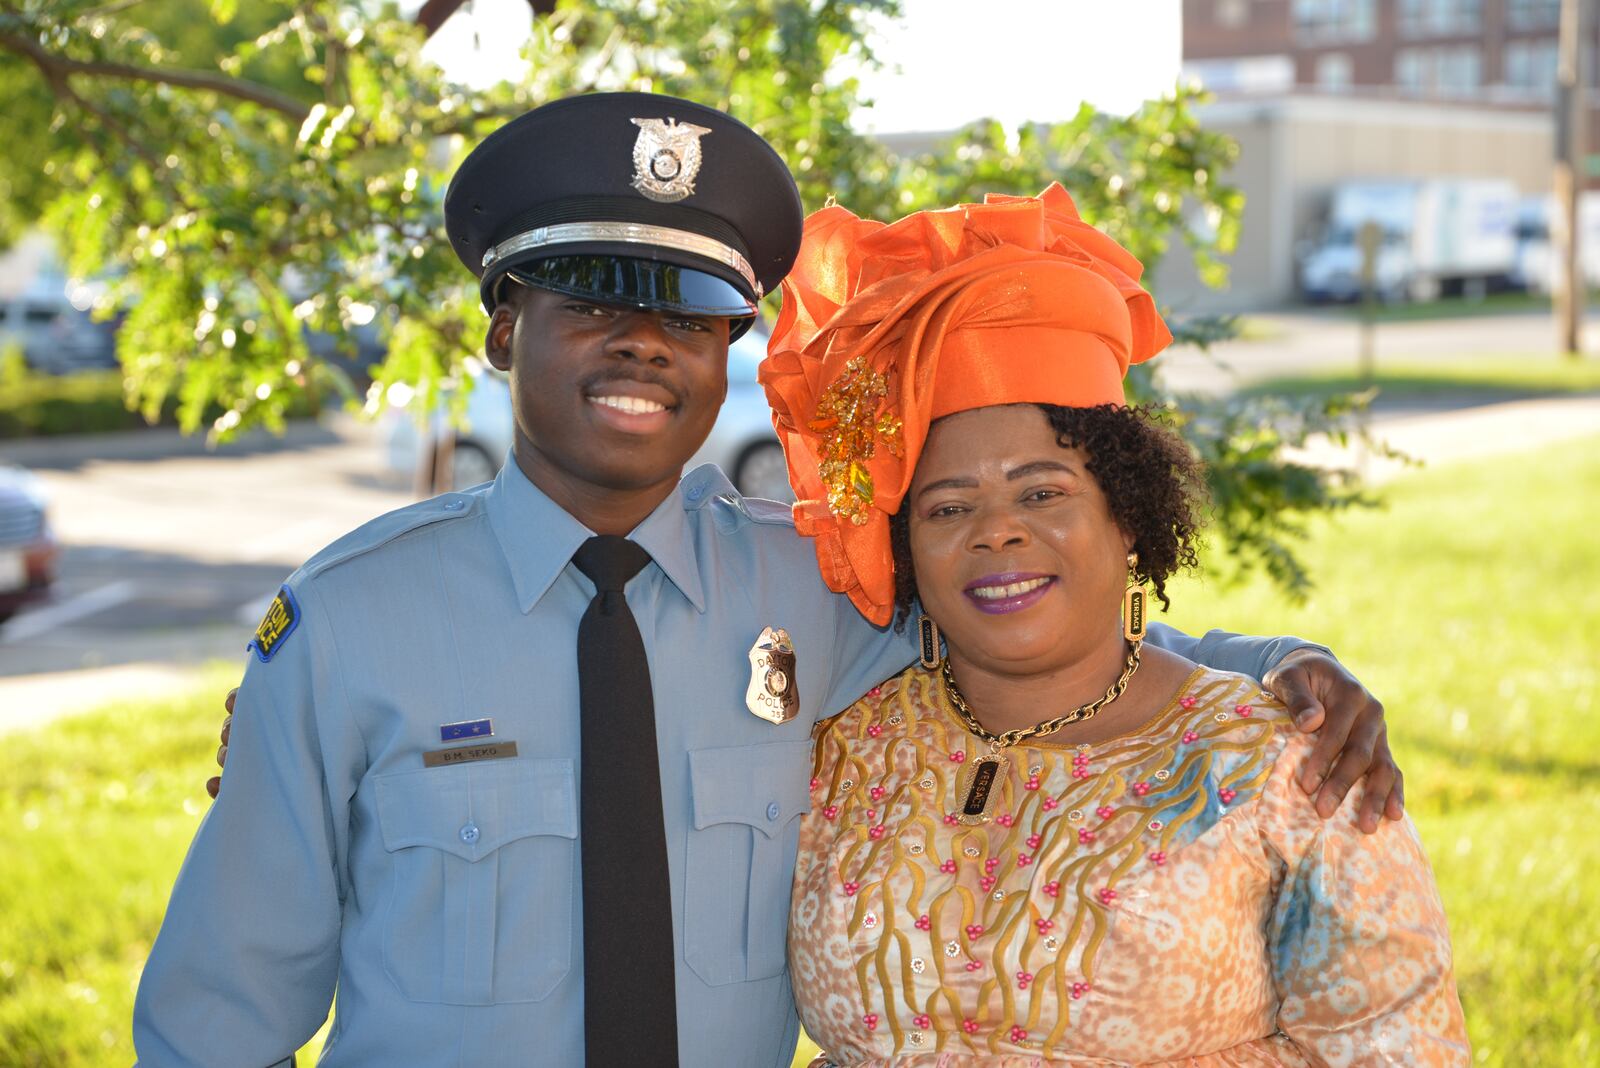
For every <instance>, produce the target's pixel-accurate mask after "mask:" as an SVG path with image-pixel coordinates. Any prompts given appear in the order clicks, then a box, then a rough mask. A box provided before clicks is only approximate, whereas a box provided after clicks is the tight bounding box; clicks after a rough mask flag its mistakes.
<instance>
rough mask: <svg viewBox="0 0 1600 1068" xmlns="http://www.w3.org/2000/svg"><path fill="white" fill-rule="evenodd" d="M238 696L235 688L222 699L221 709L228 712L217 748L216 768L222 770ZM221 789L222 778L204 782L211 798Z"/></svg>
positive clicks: (216, 776)
mask: <svg viewBox="0 0 1600 1068" xmlns="http://www.w3.org/2000/svg"><path fill="white" fill-rule="evenodd" d="M238 696H239V687H237V686H235V687H234V688H233V689H231V690H229V691H228V696H227V697H226V698H224V699H223V702H222V707H223V708H226V709H227V710H228V714H227V716H225V717H224V718H223V720H222V734H221V738H222V744H221V745H219V746H217V767H219V768H224V767H226V766H227V764H228V733H229V731H230V729H231V728H232V727H233V701H234V698H236V697H238ZM220 789H222V776H221V775H213V776H211V778H209V779H207V780H206V793H208V794H210V795H211V796H212V797H216V796H217V791H218V790H220Z"/></svg>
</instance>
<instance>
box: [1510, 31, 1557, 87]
mask: <svg viewBox="0 0 1600 1068" xmlns="http://www.w3.org/2000/svg"><path fill="white" fill-rule="evenodd" d="M1504 55H1505V70H1504V72H1503V74H1502V77H1501V80H1502V81H1503V82H1505V84H1506V85H1507V86H1508V87H1510V88H1512V89H1520V90H1524V91H1526V92H1528V93H1530V94H1538V95H1541V96H1548V95H1550V94H1552V93H1554V92H1555V91H1556V65H1557V63H1558V61H1559V59H1560V55H1559V52H1558V51H1557V48H1556V42H1555V41H1552V40H1541V41H1508V42H1507V43H1506V49H1505V53H1504Z"/></svg>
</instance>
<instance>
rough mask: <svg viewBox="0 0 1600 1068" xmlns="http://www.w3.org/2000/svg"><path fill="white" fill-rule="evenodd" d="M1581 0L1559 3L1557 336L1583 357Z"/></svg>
mask: <svg viewBox="0 0 1600 1068" xmlns="http://www.w3.org/2000/svg"><path fill="white" fill-rule="evenodd" d="M1584 6H1585V5H1584V2H1583V0H1561V37H1560V43H1559V45H1558V46H1557V57H1558V58H1557V66H1556V109H1555V125H1556V130H1555V134H1556V166H1555V201H1556V203H1555V217H1554V220H1553V221H1554V222H1555V226H1554V227H1552V236H1553V237H1554V238H1555V244H1556V299H1555V313H1556V334H1557V342H1558V343H1559V344H1560V346H1561V351H1562V352H1564V353H1566V354H1567V355H1568V356H1571V357H1577V356H1578V355H1580V354H1581V352H1582V340H1583V338H1582V330H1583V290H1584V278H1583V268H1582V261H1581V259H1580V258H1579V244H1580V241H1581V237H1582V231H1581V228H1580V226H1579V222H1578V194H1579V191H1580V190H1581V189H1582V188H1583V179H1584V166H1583V162H1584V143H1583V142H1584V136H1583V135H1584V126H1585V123H1584V84H1583V49H1582V47H1581V43H1582V39H1583V36H1584V24H1585V22H1586V20H1585V19H1584V17H1583V14H1584V11H1583V9H1584Z"/></svg>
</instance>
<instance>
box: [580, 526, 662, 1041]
mask: <svg viewBox="0 0 1600 1068" xmlns="http://www.w3.org/2000/svg"><path fill="white" fill-rule="evenodd" d="M572 562H573V563H574V564H576V565H578V570H579V571H582V572H583V573H584V574H585V575H587V576H589V578H590V579H591V580H592V581H593V582H594V585H595V594H594V600H592V601H590V602H589V609H588V611H586V612H584V613H583V621H582V622H581V623H579V624H578V693H579V698H578V707H579V711H580V712H581V714H582V716H583V725H582V732H583V758H582V763H581V765H580V766H581V778H580V783H581V787H580V801H581V805H582V810H581V811H582V819H583V843H582V850H581V852H582V854H583V1038H584V1043H585V1045H586V1047H587V1050H588V1055H587V1062H588V1064H589V1068H610V1066H613V1065H652V1066H653V1065H676V1064H677V1063H678V1002H677V996H676V992H675V988H674V979H673V967H674V961H675V959H676V958H675V956H674V952H673V948H672V883H671V881H670V879H669V877H668V874H667V836H666V830H665V827H664V825H663V823H662V814H661V769H660V766H659V765H658V764H657V757H656V719H655V701H654V699H653V698H652V696H651V693H650V665H649V664H648V663H647V662H646V660H645V655H644V641H643V640H642V639H641V638H640V637H639V625H638V624H637V623H635V622H634V619H633V611H632V610H631V609H629V607H628V602H627V599H626V598H624V597H623V595H622V588H623V586H625V585H627V582H628V580H629V579H631V578H632V577H633V576H635V575H637V574H638V573H639V572H640V570H642V569H643V568H644V566H645V565H646V564H648V563H649V562H650V554H649V553H647V552H645V551H644V550H643V549H641V548H639V546H637V545H635V544H634V543H633V542H631V541H629V540H628V539H626V538H619V537H616V536H615V535H610V534H602V535H599V536H597V537H593V538H590V539H589V540H588V541H586V542H584V543H583V546H582V547H581V548H580V549H579V550H578V551H577V553H576V554H575V555H574V556H573V558H572Z"/></svg>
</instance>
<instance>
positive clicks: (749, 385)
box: [387, 330, 794, 501]
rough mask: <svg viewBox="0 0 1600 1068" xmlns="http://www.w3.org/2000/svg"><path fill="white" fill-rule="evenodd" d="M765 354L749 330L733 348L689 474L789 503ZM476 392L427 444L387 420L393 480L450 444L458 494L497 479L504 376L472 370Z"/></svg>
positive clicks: (409, 427)
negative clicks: (722, 393)
mask: <svg viewBox="0 0 1600 1068" xmlns="http://www.w3.org/2000/svg"><path fill="white" fill-rule="evenodd" d="M766 352H767V339H766V335H764V334H762V333H760V332H759V330H751V331H749V332H748V333H746V334H745V335H744V336H743V337H741V338H740V339H739V340H737V341H735V342H734V343H733V344H732V345H730V346H729V347H728V399H727V401H725V402H724V403H723V405H722V411H721V413H720V414H719V415H718V416H717V422H716V425H715V426H713V427H712V428H711V434H710V436H709V437H707V438H706V443H705V444H704V445H703V446H701V448H700V451H699V452H697V453H696V454H695V455H694V458H693V459H692V460H690V461H689V466H688V468H687V469H686V470H693V469H694V468H696V467H698V466H700V465H701V464H705V463H713V464H716V465H717V466H718V467H720V468H722V470H723V471H724V472H726V473H727V475H728V478H729V479H730V480H731V481H732V482H733V484H734V485H735V486H737V487H738V488H739V492H740V493H742V494H744V495H745V496H746V497H765V498H768V499H769V500H775V501H792V500H794V493H793V491H791V490H790V489H789V473H788V468H787V467H786V466H785V464H784V459H783V449H782V448H780V447H779V445H778V439H777V436H776V435H775V434H774V433H773V431H772V409H771V408H769V407H767V398H766V395H765V394H764V393H763V392H762V390H761V385H760V383H758V382H757V381H756V367H757V366H758V365H759V364H760V363H761V360H762V358H763V357H764V356H765V355H766ZM471 373H472V374H473V376H474V380H473V387H472V393H471V395H470V396H469V397H468V399H467V413H466V424H465V425H464V426H463V427H462V428H460V429H458V430H454V431H452V430H451V428H450V424H449V420H448V419H447V418H446V417H445V416H444V415H443V414H442V413H436V414H435V415H434V417H433V419H432V421H431V426H430V427H429V430H428V434H427V440H426V441H419V435H418V433H417V423H416V419H415V418H413V416H412V414H411V413H409V412H406V411H404V410H400V411H391V414H390V416H389V417H388V434H387V438H388V457H389V459H388V462H389V467H390V469H391V471H393V472H394V474H395V475H397V476H400V477H403V478H407V479H411V478H415V476H416V472H417V470H418V465H419V463H420V462H421V460H422V457H423V452H422V450H423V449H426V450H427V452H426V455H427V456H429V457H438V456H439V455H440V450H441V448H443V447H445V446H446V444H447V443H448V441H449V436H451V435H453V437H454V442H453V445H451V446H450V469H451V484H452V486H453V488H455V489H464V488H466V487H467V486H475V485H477V484H478V483H480V482H487V481H489V480H490V479H492V478H494V476H495V472H496V471H498V470H499V469H500V463H501V461H502V460H504V459H505V455H506V453H507V451H508V450H509V449H510V448H511V442H512V439H513V437H514V434H515V428H514V426H513V424H512V419H511V388H510V385H509V383H508V382H507V380H506V376H505V375H504V374H502V373H501V372H499V371H495V370H492V369H489V368H486V367H483V366H482V365H481V364H475V365H474V367H473V369H472V372H471Z"/></svg>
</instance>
